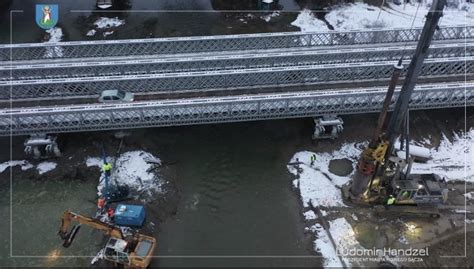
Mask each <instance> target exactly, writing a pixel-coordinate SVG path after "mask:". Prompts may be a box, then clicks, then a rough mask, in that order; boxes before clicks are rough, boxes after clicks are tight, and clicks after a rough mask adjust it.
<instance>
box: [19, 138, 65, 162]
mask: <svg viewBox="0 0 474 269" xmlns="http://www.w3.org/2000/svg"><path fill="white" fill-rule="evenodd" d="M56 138H57V137H56V136H53V135H46V134H34V135H31V136H30V137H29V138H28V139H26V140H25V143H24V145H25V153H26V155H28V156H32V157H33V158H35V159H40V158H51V157H61V151H60V149H59V146H58V143H57V142H56Z"/></svg>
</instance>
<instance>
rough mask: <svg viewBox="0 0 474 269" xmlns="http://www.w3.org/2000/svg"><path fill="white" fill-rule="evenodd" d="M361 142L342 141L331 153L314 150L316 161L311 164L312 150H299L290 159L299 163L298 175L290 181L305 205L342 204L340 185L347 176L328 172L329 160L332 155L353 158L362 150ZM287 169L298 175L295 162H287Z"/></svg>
mask: <svg viewBox="0 0 474 269" xmlns="http://www.w3.org/2000/svg"><path fill="white" fill-rule="evenodd" d="M361 146H362V145H360V144H356V143H349V144H344V145H343V146H342V147H341V149H340V150H338V151H334V152H332V153H317V154H316V156H317V157H316V162H315V163H314V165H313V166H311V161H310V157H311V155H312V154H313V152H309V151H302V152H298V153H296V154H295V155H294V156H293V158H291V160H290V163H297V162H300V163H301V164H299V165H298V166H299V169H301V171H302V172H301V173H299V178H297V179H295V181H294V182H293V185H294V186H299V190H300V194H301V201H302V202H303V206H304V207H308V206H309V205H310V204H312V205H313V206H314V207H317V206H325V207H332V206H344V203H343V201H342V196H341V190H340V187H341V186H342V185H344V184H345V183H346V182H347V181H349V177H341V176H337V175H335V174H332V173H331V172H329V170H328V167H329V162H330V161H331V160H332V159H343V158H351V159H352V160H356V159H357V158H358V156H359V155H360V153H361ZM287 167H288V171H289V172H290V173H292V174H294V175H297V174H298V172H297V169H298V168H297V167H296V165H288V166H287Z"/></svg>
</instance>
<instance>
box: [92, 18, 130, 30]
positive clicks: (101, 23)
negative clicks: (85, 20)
mask: <svg viewBox="0 0 474 269" xmlns="http://www.w3.org/2000/svg"><path fill="white" fill-rule="evenodd" d="M123 24H125V21H124V20H120V19H119V18H118V17H115V18H107V17H100V18H99V19H98V20H96V21H95V22H94V25H95V26H96V28H97V29H106V28H112V27H119V26H120V25H123Z"/></svg>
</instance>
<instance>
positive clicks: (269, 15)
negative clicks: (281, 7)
mask: <svg viewBox="0 0 474 269" xmlns="http://www.w3.org/2000/svg"><path fill="white" fill-rule="evenodd" d="M278 16H280V11H273V12H272V13H270V14H267V15H264V16H261V17H260V18H261V19H262V20H264V21H266V22H270V21H271V20H272V18H275V17H278Z"/></svg>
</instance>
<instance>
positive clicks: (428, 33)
mask: <svg viewBox="0 0 474 269" xmlns="http://www.w3.org/2000/svg"><path fill="white" fill-rule="evenodd" d="M445 5H446V0H435V1H433V4H432V6H431V9H430V11H429V12H428V14H427V16H426V21H425V25H424V27H423V30H422V33H421V35H420V39H419V41H418V44H417V48H416V51H415V54H414V55H413V57H412V59H411V62H410V65H409V67H408V70H407V73H406V76H405V80H404V82H403V85H402V88H401V90H400V94H399V96H398V99H397V102H396V104H395V107H394V110H393V112H392V114H391V116H390V120H389V121H388V125H387V128H386V129H384V125H386V116H387V113H388V109H389V107H390V104H391V100H392V97H393V95H394V92H395V87H396V85H397V81H398V78H399V76H400V73H401V71H402V70H403V66H402V60H403V55H402V58H401V59H400V60H399V62H398V63H397V64H395V67H394V72H393V74H392V78H391V81H390V84H389V88H388V91H387V94H386V96H385V100H384V103H383V108H382V111H381V113H380V114H379V118H378V122H377V127H376V129H375V131H374V133H373V136H372V138H371V140H370V142H369V144H368V146H367V148H366V149H365V150H364V151H363V152H362V154H361V156H360V158H359V161H358V163H357V169H356V171H355V174H354V177H353V178H352V180H351V181H350V182H349V183H348V184H346V185H344V186H343V188H342V192H343V197H344V198H345V200H346V201H350V202H351V203H355V204H362V205H380V204H385V203H386V202H387V200H388V199H394V201H395V202H394V205H417V206H437V205H439V204H442V203H444V202H446V200H447V194H448V189H447V187H446V183H445V180H444V179H442V178H441V177H440V176H438V175H436V174H411V173H410V170H411V165H412V162H413V159H412V158H410V154H409V143H408V142H409V141H408V119H407V117H408V105H409V102H410V99H411V95H412V93H413V90H414V87H415V85H416V82H417V79H418V75H419V73H420V71H421V69H422V66H423V61H424V59H425V58H426V57H427V55H428V50H429V46H430V43H431V40H432V39H433V35H434V34H435V31H436V30H437V29H438V22H439V20H440V18H441V17H442V15H443V9H444V7H445ZM403 126H405V127H403ZM402 130H405V132H402ZM401 134H402V135H403V134H404V136H405V137H406V138H407V142H406V157H405V159H403V158H400V157H398V156H396V155H395V154H394V152H395V142H396V140H397V139H398V137H399V135H401ZM402 141H403V140H402Z"/></svg>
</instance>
